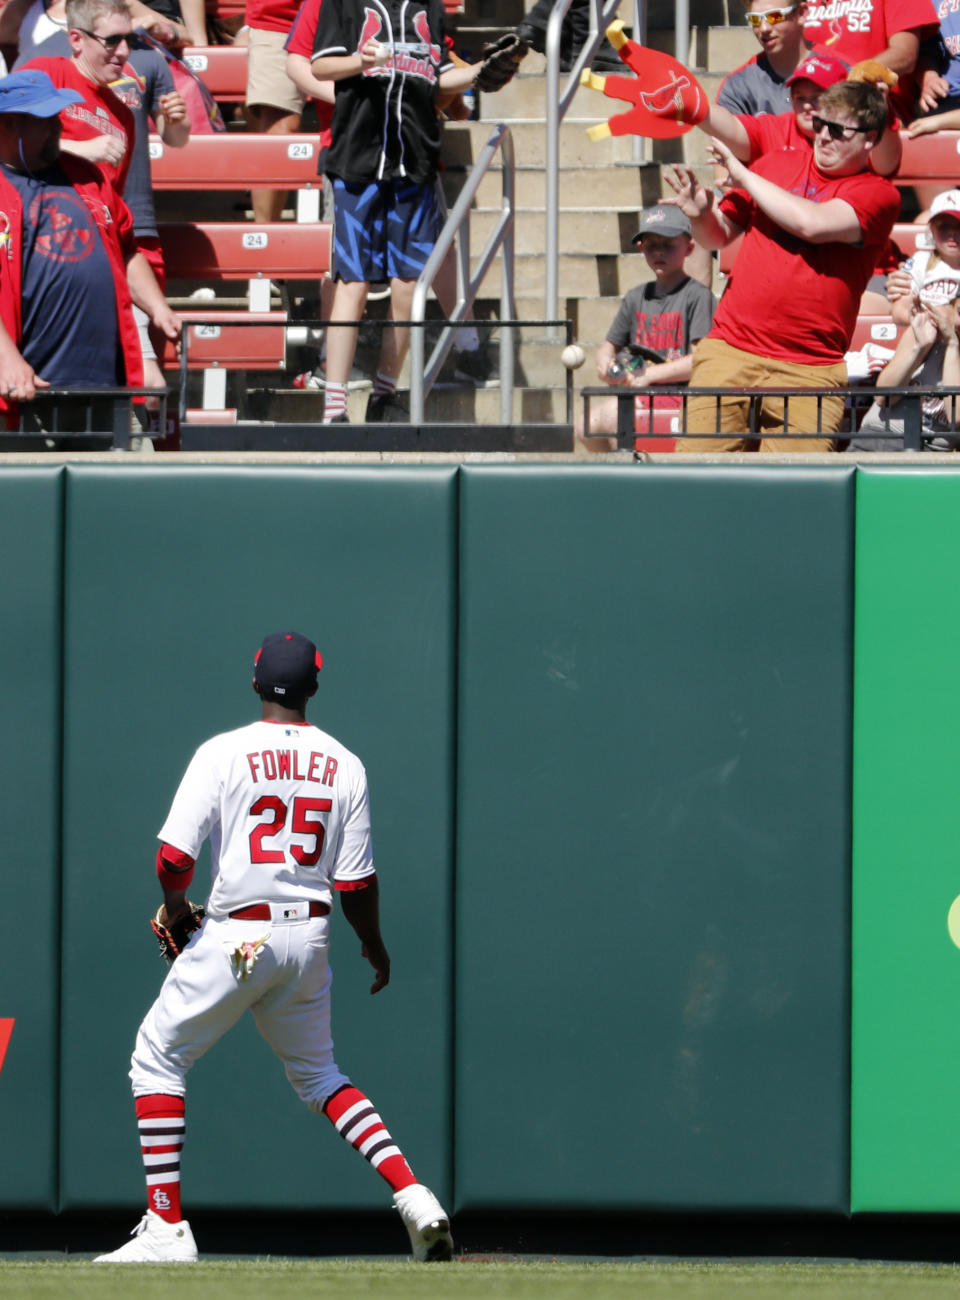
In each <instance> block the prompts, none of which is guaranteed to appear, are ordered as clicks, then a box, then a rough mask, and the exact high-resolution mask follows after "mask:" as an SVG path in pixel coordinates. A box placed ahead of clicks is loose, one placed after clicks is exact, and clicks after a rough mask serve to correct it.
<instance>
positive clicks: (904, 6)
mask: <svg viewBox="0 0 960 1300" xmlns="http://www.w3.org/2000/svg"><path fill="white" fill-rule="evenodd" d="M939 25H940V20H939V19H938V17H937V12H936V10H935V9H934V6H933V4H932V0H839V3H838V2H837V0H830V3H828V4H810V5H808V6H807V18H806V21H805V23H804V25H803V35H804V39H805V40H808V41H810V42H811V44H812V45H814V46H815V47H816V48H817V49H818V50H823V51H824V52H825V53H827V54H835V55H836V56H837V57H838V58H841V59H843V60H844V62H845V63H849V64H851V65H853V64H854V63H860V62H861V61H862V60H863V59H875V58H876V57H877V55H878V54H880V53H882V52H883V50H885V49H886V48H887V46H888V45H889V43H890V37H891V36H893V35H894V34H895V33H896V32H905V31H911V30H913V31H917V34H918V35H919V37H920V39H921V40H925V39H926V38H927V37H928V36H936V34H937V30H938V28H939ZM918 29H919V30H918ZM915 100H916V80H915V77H914V76H913V75H910V76H903V77H901V78H900V81H899V82H898V84H897V85H896V86H895V87H894V88H893V90H892V91H891V93H890V102H891V104H892V105H893V107H894V110H895V112H896V113H897V114H898V115H899V116H900V117H901V118H903V120H904V121H910V120H911V118H912V117H913V116H914V112H913V105H914V102H915Z"/></svg>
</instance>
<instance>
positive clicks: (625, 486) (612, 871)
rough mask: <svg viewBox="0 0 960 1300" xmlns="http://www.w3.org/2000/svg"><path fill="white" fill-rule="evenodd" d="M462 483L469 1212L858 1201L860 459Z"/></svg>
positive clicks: (461, 998) (465, 476)
mask: <svg viewBox="0 0 960 1300" xmlns="http://www.w3.org/2000/svg"><path fill="white" fill-rule="evenodd" d="M461 483H462V501H461V529H462V531H461V566H462V571H461V573H462V578H461V620H460V659H459V679H460V713H459V718H460V725H459V737H458V750H459V759H458V767H459V771H458V789H459V798H458V816H457V837H458V846H457V892H456V916H457V947H456V951H457V965H456V979H457V988H456V1013H457V1014H456V1036H455V1046H456V1070H455V1077H456V1093H455V1116H456V1148H455V1150H456V1186H457V1203H458V1207H460V1208H465V1207H466V1208H481V1207H485V1206H497V1207H517V1208H534V1209H535V1208H544V1209H549V1208H568V1209H575V1208H578V1207H587V1208H589V1209H592V1210H601V1209H604V1208H610V1209H614V1210H627V1209H631V1208H644V1207H655V1208H661V1209H670V1208H676V1209H705V1210H707V1209H721V1208H722V1209H742V1210H750V1209H789V1210H814V1211H825V1212H844V1211H845V1210H846V1207H847V1198H848V1171H849V1166H848V1119H849V1056H848V1035H849V1007H848V991H849V990H848V984H849V976H848V957H849V949H848V927H849V898H848V879H849V814H848V806H849V797H850V773H849V765H850V739H849V735H850V733H849V716H850V703H851V700H850V695H851V681H850V676H851V654H852V647H851V605H852V560H853V556H852V543H853V470H852V468H851V469H850V470H846V469H834V468H832V467H831V468H827V467H824V468H809V469H808V468H799V467H797V468H784V467H782V466H778V467H776V468H769V469H766V468H763V467H762V466H759V465H758V466H757V467H756V468H753V467H750V468H749V469H748V470H744V469H742V468H739V467H733V466H731V467H726V466H724V467H709V468H701V467H694V466H690V467H679V466H678V467H676V468H675V467H672V466H671V467H666V466H664V467H646V468H644V470H643V471H642V472H636V473H633V474H626V473H624V472H623V471H622V469H617V468H613V467H610V468H607V467H600V466H597V467H591V468H590V469H587V470H585V469H584V468H582V467H579V468H575V467H542V466H541V467H522V468H521V467H516V466H511V467H508V468H502V469H499V468H492V467H469V468H465V469H464V470H463V471H462V472H461ZM944 648H947V647H944ZM901 663H902V660H901ZM958 958H960V954H958Z"/></svg>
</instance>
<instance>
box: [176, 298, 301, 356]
mask: <svg viewBox="0 0 960 1300" xmlns="http://www.w3.org/2000/svg"><path fill="white" fill-rule="evenodd" d="M178 315H179V317H180V319H181V321H182V322H183V342H182V345H181V346H182V348H183V354H184V358H185V363H186V366H187V369H188V370H204V369H205V368H206V367H207V366H220V367H222V368H223V369H225V370H283V369H284V368H285V367H286V363H287V347H286V336H287V319H288V318H287V313H286V312H285V311H271V312H247V311H218V312H187V311H184V312H179V313H178ZM179 364H180V356H179V355H178V353H177V349H176V348H175V347H174V345H173V343H171V342H170V340H169V339H167V340H166V341H165V345H164V355H163V365H164V367H165V368H167V369H171V370H172V369H176V367H177V366H178V365H179Z"/></svg>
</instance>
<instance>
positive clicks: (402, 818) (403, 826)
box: [0, 466, 457, 1248]
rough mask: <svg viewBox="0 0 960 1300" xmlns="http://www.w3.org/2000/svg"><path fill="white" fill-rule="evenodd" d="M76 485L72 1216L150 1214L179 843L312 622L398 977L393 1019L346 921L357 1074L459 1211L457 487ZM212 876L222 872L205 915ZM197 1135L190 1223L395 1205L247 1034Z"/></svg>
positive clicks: (394, 479) (66, 1056)
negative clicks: (139, 1106) (175, 842)
mask: <svg viewBox="0 0 960 1300" xmlns="http://www.w3.org/2000/svg"><path fill="white" fill-rule="evenodd" d="M67 480H68V481H67V503H66V533H67V555H68V562H67V570H66V603H65V622H66V627H65V635H66V645H67V646H68V649H69V653H68V658H67V663H66V682H65V694H66V701H65V703H66V715H65V716H66V727H65V737H64V744H65V763H64V772H65V808H64V815H65V825H66V827H67V828H68V833H67V834H66V836H65V844H64V872H65V887H64V898H65V902H64V910H65V919H66V929H65V934H66V939H65V944H64V983H63V1010H64V1023H63V1085H64V1086H63V1111H62V1124H63V1162H62V1205H63V1207H64V1208H68V1209H76V1208H80V1207H82V1208H91V1207H96V1206H130V1207H131V1208H133V1207H135V1208H136V1210H137V1212H139V1208H140V1207H141V1206H142V1203H143V1195H144V1193H143V1185H142V1171H141V1164H140V1156H139V1147H138V1142H137V1135H136V1125H135V1121H134V1116H133V1106H132V1102H131V1099H130V1093H129V1085H128V1081H127V1077H126V1075H127V1068H128V1064H129V1056H130V1051H131V1048H132V1046H133V1040H134V1035H135V1031H136V1028H137V1025H138V1023H139V1021H140V1019H141V1017H142V1016H143V1014H144V1012H145V1011H146V1010H147V1007H148V1006H149V1004H150V1002H151V1000H152V999H153V997H154V996H155V993H156V990H157V989H158V987H159V985H160V982H161V979H162V976H163V974H164V971H165V967H164V965H163V963H162V961H161V960H160V958H159V955H158V954H157V952H156V951H155V950H154V944H153V939H152V936H151V935H150V932H149V929H148V927H147V918H148V916H149V915H150V914H151V913H152V911H153V910H154V909H155V908H156V906H157V903H158V902H159V887H158V885H157V882H156V877H155V875H154V866H153V862H154V854H155V849H156V838H155V836H156V832H157V830H158V829H159V827H160V825H161V823H162V821H163V818H164V816H165V815H166V811H167V808H168V806H169V802H170V800H171V798H172V797H173V793H174V790H175V789H176V786H177V783H178V781H179V779H180V776H181V775H182V772H183V769H184V767H185V766H186V763H187V762H188V760H189V758H190V757H191V755H192V753H193V750H194V749H195V747H196V745H197V744H198V743H199V742H200V741H202V740H203V739H205V738H206V737H207V736H209V735H211V734H213V733H214V732H217V731H221V730H224V729H227V728H230V727H234V726H239V725H241V724H243V723H245V722H247V721H250V720H252V719H253V718H254V717H256V716H258V713H259V708H258V702H257V700H256V697H255V695H254V694H253V692H252V690H251V688H250V679H251V677H252V673H253V655H254V652H255V650H256V648H257V646H258V645H259V642H260V639H261V637H262V636H263V635H264V634H265V633H266V632H269V631H274V630H277V629H279V628H283V627H286V626H291V625H292V626H294V627H296V628H297V629H299V630H302V631H304V632H306V633H307V634H309V635H311V636H313V637H314V638H315V639H316V641H317V643H318V645H319V646H320V648H321V650H322V652H323V655H324V668H323V672H322V673H321V675H320V690H319V693H318V695H317V696H316V698H315V700H314V701H313V703H312V705H311V709H310V716H311V717H312V718H313V719H314V720H315V721H317V722H318V723H319V724H320V725H322V726H324V727H325V728H326V729H327V730H329V731H331V732H332V733H333V734H334V735H336V736H338V737H339V738H340V739H342V740H343V741H344V742H345V743H346V744H348V745H349V746H350V747H351V748H352V749H354V750H355V751H356V752H357V753H358V754H359V755H360V756H361V758H362V759H363V760H364V762H365V764H366V766H367V770H368V774H369V779H370V790H371V806H372V813H373V825H374V848H375V854H376V860H377V864H378V871H379V874H380V877H381V888H382V913H383V918H384V936H385V939H386V942H387V946H388V948H389V949H390V952H391V957H392V959H393V980H392V983H391V985H390V987H389V988H388V989H386V990H385V991H384V992H382V993H381V994H379V995H378V996H377V997H375V998H371V997H370V995H369V987H370V982H371V979H372V972H371V969H370V967H369V965H368V964H367V963H366V962H365V961H363V960H362V959H361V957H360V952H359V944H358V943H357V941H356V939H355V937H354V935H353V932H352V931H351V930H350V929H349V927H348V926H347V925H346V923H345V922H344V921H343V919H342V917H340V918H338V920H337V921H336V922H335V926H334V938H333V967H334V999H333V1006H334V1013H333V1014H334V1019H333V1030H334V1040H335V1042H336V1045H337V1059H338V1062H339V1063H340V1065H341V1066H342V1067H343V1068H344V1069H345V1070H347V1071H348V1072H349V1073H350V1074H351V1075H352V1076H353V1077H354V1079H355V1080H356V1082H357V1083H358V1085H359V1086H360V1087H362V1088H364V1089H365V1090H366V1091H368V1092H369V1094H370V1095H371V1097H372V1098H373V1099H374V1100H375V1101H376V1102H377V1104H378V1106H379V1107H380V1109H381V1110H382V1113H383V1116H384V1119H385V1121H386V1122H387V1124H388V1125H389V1127H390V1129H391V1131H392V1132H393V1134H394V1136H395V1137H396V1138H397V1140H398V1141H399V1142H400V1143H401V1145H402V1146H404V1147H405V1148H407V1149H408V1150H409V1151H410V1153H411V1157H412V1158H413V1159H414V1160H415V1162H416V1168H417V1172H418V1173H419V1174H420V1176H421V1177H422V1178H423V1179H424V1181H426V1182H428V1183H430V1184H432V1185H435V1186H436V1189H437V1192H438V1194H439V1195H440V1196H442V1197H444V1198H448V1197H449V1196H450V1194H451V1191H452V1189H451V1185H450V1178H449V1168H448V1162H449V1148H450V1141H449V1129H450V1095H449V1094H450V1073H449V1059H450V1051H451V1048H450V1041H449V1033H450V1029H449V1022H450V1009H449V990H450V987H451V974H450V943H451V939H450V926H449V915H450V908H451V899H450V891H451V888H452V873H453V820H452V808H453V773H454V765H453V761H452V760H453V703H454V676H453V662H454V641H453V635H454V632H455V627H454V624H453V622H452V619H451V615H450V611H451V608H452V606H453V602H454V590H453V587H454V577H455V561H456V549H455V527H456V507H457V501H456V471H455V470H447V469H445V468H444V469H433V468H416V469H392V468H381V469H379V470H377V471H375V472H370V471H367V470H363V469H360V470H357V469H347V468H344V469H336V468H332V469H331V468H325V469H322V470H319V471H314V470H311V469H308V468H305V467H303V466H297V467H296V468H295V469H291V470H289V471H288V470H286V469H277V468H265V467H262V466H257V467H255V468H245V467H244V468H240V467H238V468H236V469H235V470H230V469H227V470H218V471H216V472H211V471H210V470H209V469H204V468H202V467H200V468H197V469H188V468H181V467H177V468H173V467H171V468H169V469H160V468H152V467H151V468H150V469H149V470H146V469H140V468H139V467H131V468H129V469H120V468H117V467H114V466H110V467H93V466H85V467H82V468H80V467H72V466H71V467H70V469H69V470H68V474H67ZM207 868H208V862H207V856H206V854H204V856H203V857H202V858H201V876H200V879H201V883H200V885H199V887H198V891H197V892H198V893H199V894H200V896H201V897H202V896H203V895H204V893H205V890H204V884H203V872H205V871H206V870H207ZM19 911H20V909H18V912H19ZM105 925H106V927H107V929H108V931H109V942H108V943H104V944H103V945H99V946H98V945H91V943H90V936H91V935H93V934H100V935H102V934H104V927H105ZM424 1008H429V1014H425V1013H424ZM2 1082H3V1080H2V1079H0V1084H2ZM187 1122H188V1128H187V1143H186V1147H185V1151H184V1165H183V1176H184V1183H183V1187H184V1203H185V1205H187V1206H194V1207H230V1206H236V1207H241V1206H242V1207H250V1208H259V1207H264V1208H273V1209H284V1208H289V1207H295V1208H297V1209H310V1208H313V1207H317V1208H322V1207H324V1206H334V1205H335V1206H342V1207H345V1208H351V1207H358V1208H363V1207H370V1208H378V1209H382V1208H383V1207H384V1206H385V1205H386V1204H388V1203H389V1200H388V1198H385V1189H384V1186H383V1183H382V1182H381V1180H380V1179H379V1178H377V1176H376V1175H375V1174H374V1173H373V1172H372V1171H371V1169H370V1168H369V1166H368V1165H367V1164H366V1163H365V1162H364V1161H362V1160H360V1159H359V1158H358V1157H357V1155H356V1153H355V1152H353V1151H352V1150H351V1149H350V1148H348V1147H347V1146H346V1144H344V1143H343V1142H342V1141H341V1139H340V1138H339V1137H337V1135H336V1133H335V1132H334V1130H333V1128H332V1126H331V1125H329V1124H328V1122H327V1121H326V1120H325V1119H323V1118H322V1117H320V1116H316V1115H314V1114H312V1113H311V1112H309V1111H308V1110H307V1108H306V1107H305V1106H303V1105H302V1103H301V1102H300V1101H299V1100H298V1099H297V1098H296V1096H295V1095H294V1093H293V1091H292V1090H291V1089H290V1088H289V1086H288V1084H287V1082H286V1080H285V1078H284V1075H283V1071H282V1067H281V1066H280V1064H279V1062H278V1061H277V1060H276V1059H275V1058H274V1056H273V1054H272V1053H271V1051H270V1049H269V1048H268V1047H267V1045H266V1044H265V1043H264V1042H263V1041H262V1040H261V1039H260V1037H259V1035H258V1034H257V1032H256V1029H255V1027H254V1026H253V1023H252V1021H251V1020H250V1018H249V1017H247V1018H246V1019H245V1021H244V1022H242V1023H241V1025H240V1026H239V1027H238V1028H237V1029H236V1030H235V1031H233V1032H232V1033H231V1034H229V1035H228V1036H227V1037H226V1038H225V1039H224V1040H222V1041H221V1042H220V1043H219V1044H217V1046H216V1047H215V1048H214V1049H213V1050H212V1051H211V1052H210V1053H209V1055H208V1056H207V1057H206V1058H205V1059H204V1060H202V1061H201V1062H199V1063H198V1064H197V1066H196V1067H195V1068H194V1070H193V1072H192V1074H191V1075H190V1077H189V1083H188V1094H187ZM104 1244H105V1245H109V1244H110V1243H109V1242H106V1243H104ZM398 1248H399V1247H398Z"/></svg>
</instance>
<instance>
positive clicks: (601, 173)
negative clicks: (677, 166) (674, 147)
mask: <svg viewBox="0 0 960 1300" xmlns="http://www.w3.org/2000/svg"><path fill="white" fill-rule="evenodd" d="M465 179H466V173H465V172H463V171H461V170H459V169H457V170H455V171H454V170H449V171H445V172H444V173H443V185H444V190H445V192H446V195H447V202H448V204H449V205H450V206H451V207H452V206H453V204H454V203H455V201H456V199H457V196H458V195H459V193H460V191H461V190H462V188H463V184H464V181H465ZM514 184H515V186H516V189H515V195H516V203H517V207H518V208H536V207H540V208H542V207H543V206H544V204H545V202H546V184H547V179H546V172H545V170H544V168H543V167H518V168H517V169H516V172H515V174H514ZM660 193H661V190H660V168H659V167H658V166H637V165H636V164H634V163H617V164H615V165H614V166H613V167H567V168H563V169H562V170H561V172H560V204H561V207H568V206H575V205H576V204H577V203H578V202H580V203H582V202H583V201H584V198H585V196H590V195H597V194H602V195H603V197H604V200H605V201H606V202H608V203H609V204H610V206H611V207H612V208H641V207H644V206H645V205H646V204H647V203H653V202H655V200H656V199H657V198H659V197H660ZM502 195H503V180H502V170H501V168H499V167H497V168H491V169H490V170H489V171H488V172H487V174H486V175H485V176H484V177H483V179H482V180H481V182H480V188H479V189H478V190H477V197H476V202H477V206H478V207H479V208H495V207H498V206H499V204H500V201H501V198H502Z"/></svg>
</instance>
